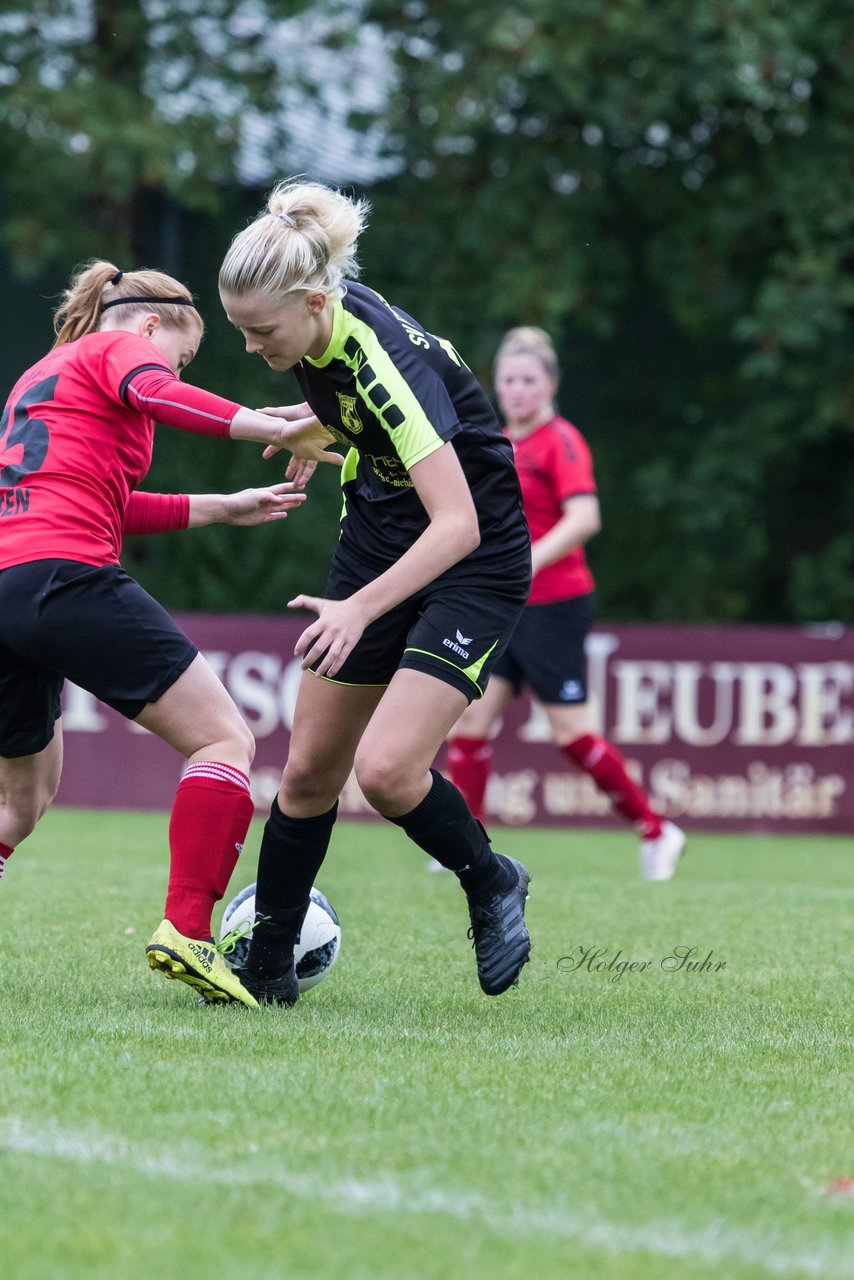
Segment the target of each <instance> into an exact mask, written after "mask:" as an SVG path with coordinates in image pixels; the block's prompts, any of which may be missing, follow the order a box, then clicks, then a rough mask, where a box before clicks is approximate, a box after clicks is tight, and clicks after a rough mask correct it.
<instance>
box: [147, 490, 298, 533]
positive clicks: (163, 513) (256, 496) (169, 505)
mask: <svg viewBox="0 0 854 1280" xmlns="http://www.w3.org/2000/svg"><path fill="white" fill-rule="evenodd" d="M296 489H297V485H296V484H293V483H290V484H288V483H286V482H284V481H282V483H280V484H273V485H269V486H267V487H266V488H260V489H241V490H240V491H239V492H237V493H191V494H186V493H183V494H182V493H147V492H146V491H145V490H140V489H137V490H135V491H134V492H133V493H132V494H131V495H130V498H129V500H128V504H127V507H126V508H125V515H124V523H123V526H122V533H123V534H124V535H126V536H127V535H131V534H151V533H172V532H174V531H175V530H178V529H198V528H201V526H202V525H206V524H235V525H256V524H265V523H266V522H267V521H268V520H283V519H284V517H285V516H286V515H287V514H288V512H289V511H291V510H295V509H296V508H297V507H299V506H301V505H302V503H303V502H304V501H305V494H304V493H298V492H296Z"/></svg>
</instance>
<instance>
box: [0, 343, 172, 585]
mask: <svg viewBox="0 0 854 1280" xmlns="http://www.w3.org/2000/svg"><path fill="white" fill-rule="evenodd" d="M146 369H156V370H158V371H161V370H165V371H166V373H167V374H169V376H170V377H172V376H174V375H173V374H172V371H171V369H170V368H169V364H168V361H167V360H166V357H165V356H163V355H162V353H161V352H160V351H159V350H158V348H157V347H155V346H154V344H153V343H151V342H146V341H145V340H144V339H143V338H140V337H139V336H138V335H136V334H132V333H128V332H125V331H114V332H98V333H91V334H87V335H86V336H85V337H83V338H79V339H77V341H76V342H69V343H66V344H64V345H63V346H61V347H55V348H54V350H53V351H50V352H49V353H48V354H47V355H46V356H44V358H43V359H41V360H39V361H38V363H37V364H35V365H33V366H32V367H31V368H30V369H28V370H27V372H26V373H24V374H23V375H22V376H21V377H20V378H19V379H18V382H17V384H16V385H15V387H14V388H13V390H12V393H11V395H10V396H9V399H8V401H7V403H6V408H5V410H4V413H3V418H2V421H0V569H1V568H7V567H8V566H10V565H14V564H22V563H25V562H28V561H31V560H45V559H54V558H57V559H65V560H76V561H80V562H82V563H84V564H92V565H102V564H115V563H117V562H118V559H119V554H120V551H121V542H122V525H123V523H124V514H125V509H126V507H127V503H128V498H129V495H130V493H131V491H132V490H133V489H135V488H136V486H137V485H138V484H139V483H140V481H141V480H142V479H143V477H144V476H145V475H146V473H147V471H148V469H149V467H150V465H151V452H152V447H153V441H154V425H155V420H154V418H153V417H151V416H149V415H148V414H146V413H144V412H142V411H140V410H139V409H135V408H131V407H130V405H129V404H128V403H127V402H126V400H125V392H126V389H127V386H128V383H129V381H130V380H131V378H132V377H133V376H134V374H136V373H139V372H141V371H143V370H146Z"/></svg>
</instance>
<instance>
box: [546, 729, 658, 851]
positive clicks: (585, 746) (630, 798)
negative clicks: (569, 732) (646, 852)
mask: <svg viewBox="0 0 854 1280" xmlns="http://www.w3.org/2000/svg"><path fill="white" fill-rule="evenodd" d="M561 752H562V753H563V755H565V756H566V758H567V760H571V761H572V763H573V764H576V765H578V767H579V769H583V770H584V772H585V773H589V774H590V777H591V778H592V779H593V781H594V782H595V783H596V786H597V787H598V788H599V790H600V791H604V792H605V794H606V795H607V796H608V798H609V800H610V801H611V804H612V805H613V806H614V808H615V809H616V810H617V813H619V814H622V816H623V817H624V818H628V820H629V822H633V823H634V824H635V826H636V827H638V829H639V830H640V833H641V835H642V837H643V839H644V840H656V839H657V838H658V837H659V836H660V835H661V818H660V817H659V815H658V814H657V813H656V812H655V810H654V809H653V808H652V807H651V805H650V803H649V797H648V796H647V794H646V792H645V791H644V790H643V788H642V787H639V786H638V784H637V783H636V782H635V781H634V780H633V779H632V778H630V777H629V775H628V773H627V771H626V762H625V760H624V759H623V757H622V756H621V755H620V753H619V751H618V750H617V749H616V747H612V746H611V744H610V742H606V741H605V739H604V738H598V737H596V736H595V734H592V733H585V734H583V735H582V736H581V737H580V738H576V739H575V740H574V741H573V742H568V743H567V744H566V746H565V747H561Z"/></svg>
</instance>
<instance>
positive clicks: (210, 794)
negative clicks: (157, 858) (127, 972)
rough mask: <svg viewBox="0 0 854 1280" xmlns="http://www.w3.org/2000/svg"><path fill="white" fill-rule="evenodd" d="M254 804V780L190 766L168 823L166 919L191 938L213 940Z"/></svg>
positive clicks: (217, 767)
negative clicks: (214, 917) (216, 912)
mask: <svg viewBox="0 0 854 1280" xmlns="http://www.w3.org/2000/svg"><path fill="white" fill-rule="evenodd" d="M253 812H254V806H253V804H252V798H251V796H250V794H249V779H248V778H247V776H246V774H245V773H242V772H241V771H240V769H236V768H235V767H234V766H233V765H230V764H220V763H219V762H218V761H215V760H197V761H196V762H195V763H194V764H191V765H189V766H188V768H187V770H186V772H185V774H184V776H183V778H182V779H181V781H180V783H179V785H178V790H177V791H176V793H175V802H174V804H173V806H172V817H171V819H170V822H169V851H170V866H169V888H168V891H167V895H166V909H165V912H164V914H165V916H166V919H167V920H169V921H171V923H172V924H173V925H174V926H175V928H176V929H177V930H178V932H179V933H183V934H184V936H185V937H187V938H210V937H211V914H212V912H213V909H214V905H215V903H217V902H219V900H220V899H221V898H222V897H223V895H224V894H225V891H226V889H227V888H228V882H229V880H230V879H231V873H232V872H233V871H234V868H235V865H236V863H237V859H238V856H239V854H240V851H241V849H242V848H243V841H244V840H245V839H246V832H247V831H248V829H249V823H250V821H251V819H252V814H253Z"/></svg>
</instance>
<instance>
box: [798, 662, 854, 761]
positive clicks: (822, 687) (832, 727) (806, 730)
mask: <svg viewBox="0 0 854 1280" xmlns="http://www.w3.org/2000/svg"><path fill="white" fill-rule="evenodd" d="M796 671H797V673H798V675H799V677H800V681H801V730H800V733H799V734H798V742H799V743H801V744H802V745H803V746H805V747H824V746H828V745H830V744H834V745H835V744H844V743H847V742H854V712H851V711H847V712H844V713H843V711H842V706H841V701H842V695H843V694H844V693H851V691H852V689H854V665H852V664H851V663H850V662H824V663H817V662H816V663H813V662H802V663H801V664H800V666H798V667H796Z"/></svg>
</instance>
